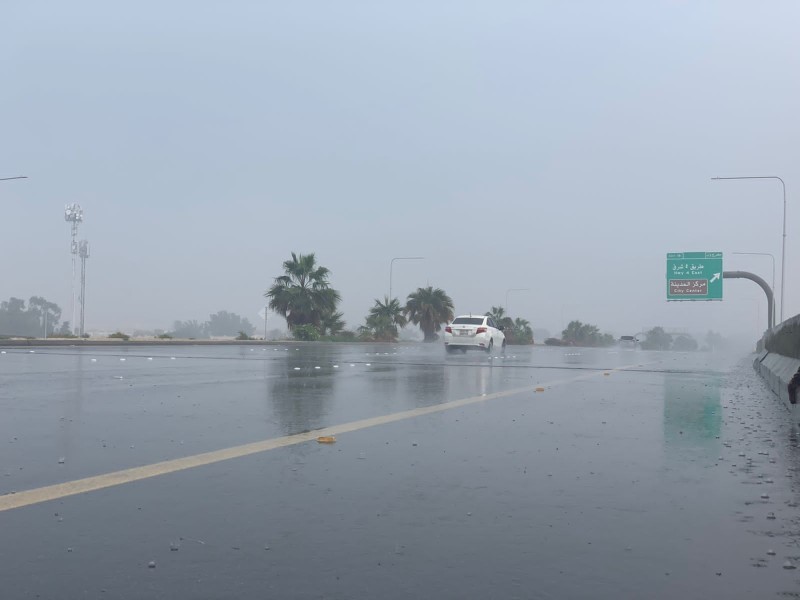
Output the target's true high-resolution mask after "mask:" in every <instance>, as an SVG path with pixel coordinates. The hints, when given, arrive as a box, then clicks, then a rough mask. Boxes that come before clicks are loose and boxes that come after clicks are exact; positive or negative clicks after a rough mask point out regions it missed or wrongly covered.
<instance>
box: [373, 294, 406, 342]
mask: <svg viewBox="0 0 800 600" xmlns="http://www.w3.org/2000/svg"><path fill="white" fill-rule="evenodd" d="M407 323H408V319H407V318H406V316H405V314H403V307H402V306H401V305H400V301H399V300H398V299H397V298H392V299H391V300H389V297H388V296H384V299H383V302H381V301H380V300H378V299H377V298H376V299H375V304H374V305H373V307H372V308H370V309H369V315H368V316H367V321H366V329H367V330H368V331H369V334H370V335H371V337H372V338H373V339H375V340H377V341H382V342H394V341H396V340H397V334H398V328H402V327H405V326H406V324H407Z"/></svg>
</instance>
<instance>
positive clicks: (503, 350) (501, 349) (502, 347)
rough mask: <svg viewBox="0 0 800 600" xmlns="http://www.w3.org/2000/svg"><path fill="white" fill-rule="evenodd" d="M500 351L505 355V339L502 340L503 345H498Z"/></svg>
mask: <svg viewBox="0 0 800 600" xmlns="http://www.w3.org/2000/svg"><path fill="white" fill-rule="evenodd" d="M500 352H502V353H503V356H505V355H506V341H505V340H503V345H502V346H500Z"/></svg>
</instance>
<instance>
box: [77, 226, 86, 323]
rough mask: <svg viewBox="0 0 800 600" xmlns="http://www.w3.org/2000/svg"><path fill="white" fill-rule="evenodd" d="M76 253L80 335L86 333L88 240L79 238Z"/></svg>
mask: <svg viewBox="0 0 800 600" xmlns="http://www.w3.org/2000/svg"><path fill="white" fill-rule="evenodd" d="M78 255H79V256H80V257H81V327H80V334H79V335H80V336H81V337H83V334H84V333H86V330H85V329H84V328H83V326H84V318H85V316H86V259H87V258H89V242H87V241H86V240H81V241H80V243H79V244H78Z"/></svg>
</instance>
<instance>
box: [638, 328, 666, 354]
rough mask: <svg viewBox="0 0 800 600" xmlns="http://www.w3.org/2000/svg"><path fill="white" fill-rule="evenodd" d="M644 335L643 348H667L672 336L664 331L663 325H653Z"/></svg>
mask: <svg viewBox="0 0 800 600" xmlns="http://www.w3.org/2000/svg"><path fill="white" fill-rule="evenodd" d="M644 335H645V339H644V341H643V342H642V348H643V349H644V350H669V348H670V346H671V345H672V336H671V335H670V334H668V333H667V332H666V331H664V328H663V327H653V328H652V329H651V330H650V331H648V332H647V333H645V334H644Z"/></svg>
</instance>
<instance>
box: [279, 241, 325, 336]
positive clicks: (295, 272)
mask: <svg viewBox="0 0 800 600" xmlns="http://www.w3.org/2000/svg"><path fill="white" fill-rule="evenodd" d="M283 271H284V275H281V276H280V277H276V278H275V283H274V284H273V285H272V287H271V288H269V291H267V293H266V294H264V296H265V297H267V298H269V307H270V308H271V309H272V310H274V311H275V312H277V313H278V314H280V315H282V316H283V317H284V318H285V319H286V324H287V325H288V326H289V329H293V328H294V327H295V326H296V325H313V326H315V327H317V328H319V327H320V325H321V324H322V320H323V319H324V318H326V317H329V316H331V315H333V313H335V312H336V305H337V304H338V303H339V300H341V296H340V295H339V292H337V291H336V290H335V289H333V288H332V287H330V284H329V283H328V276H329V275H330V271H329V270H328V269H326V268H325V267H322V266H318V265H317V262H316V258H315V257H314V253H313V252H312V253H311V254H295V253H294V252H292V259H291V260H287V261H285V262H284V263H283Z"/></svg>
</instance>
